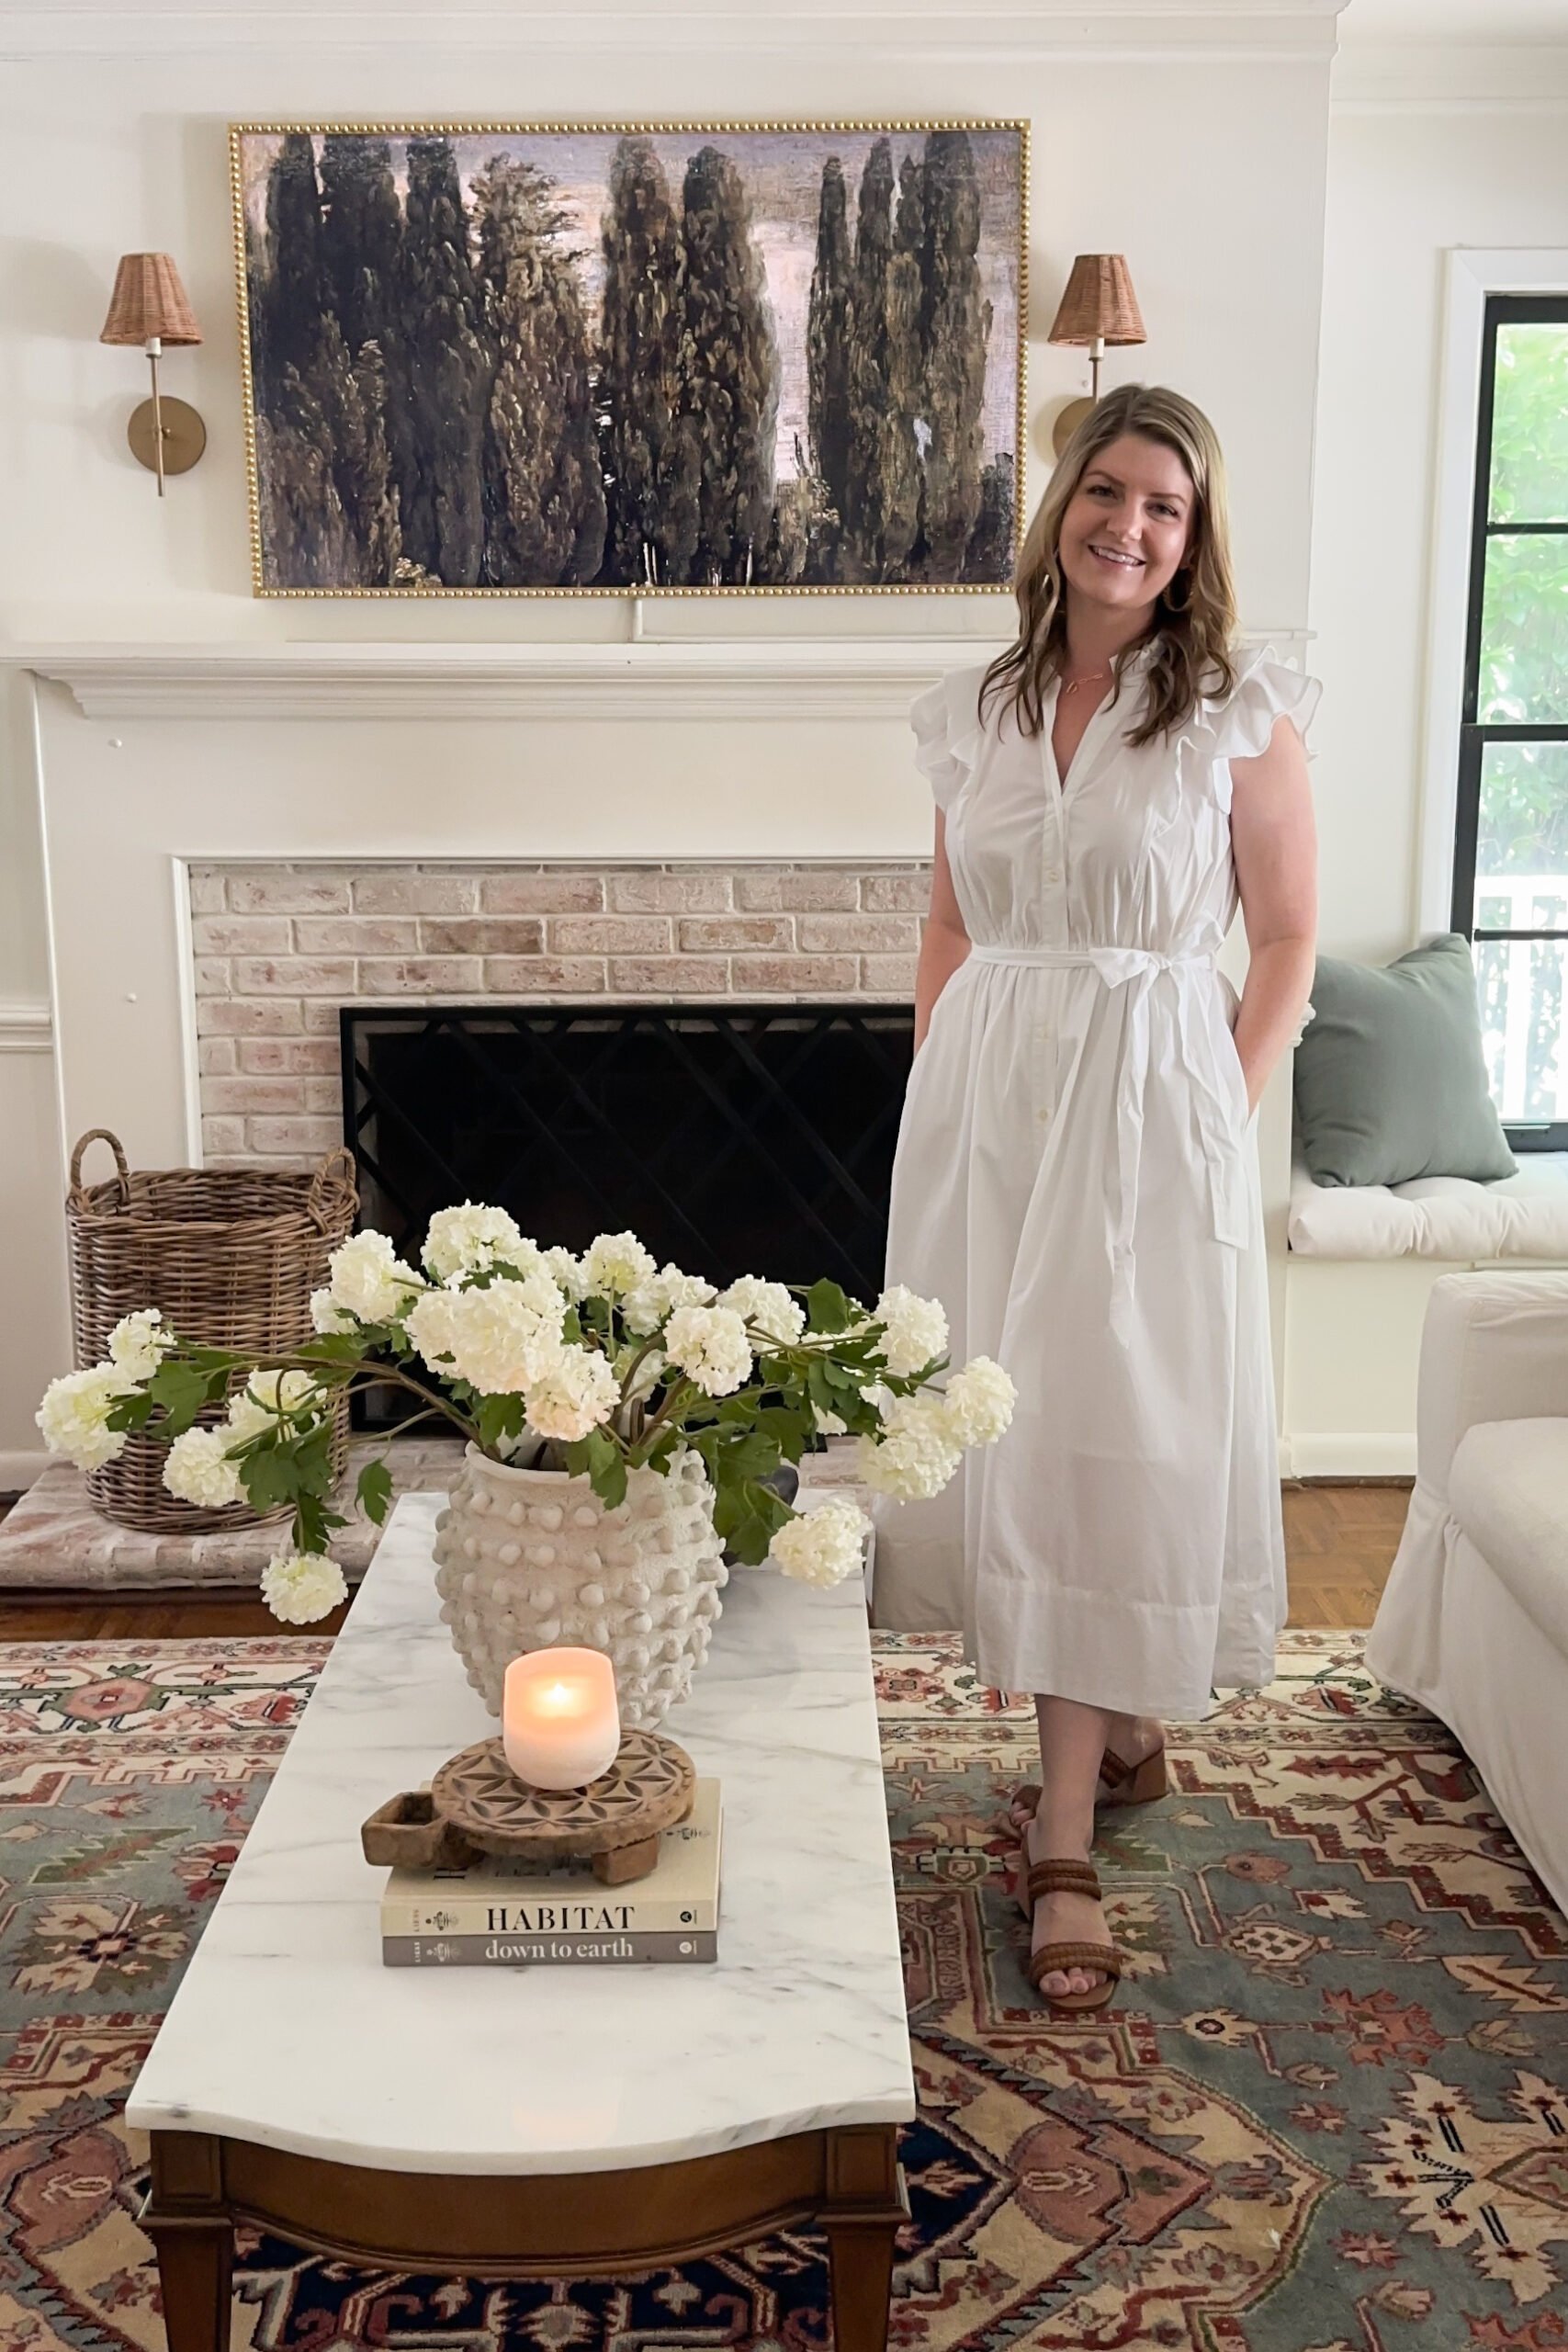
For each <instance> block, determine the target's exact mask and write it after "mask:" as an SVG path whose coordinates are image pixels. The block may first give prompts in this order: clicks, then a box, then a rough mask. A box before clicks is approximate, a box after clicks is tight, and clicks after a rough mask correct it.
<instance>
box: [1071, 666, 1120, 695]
mask: <svg viewBox="0 0 1568 2352" xmlns="http://www.w3.org/2000/svg"><path fill="white" fill-rule="evenodd" d="M1110 675H1111V672H1110V670H1109V668H1106V669H1104V670H1086V671H1085V672H1084V673H1083V676H1082V677H1081V678H1069V679H1068V680H1067V681H1066V684H1065V685H1064V686H1063V688H1062V692H1063V693H1064V694H1065V695H1070V694H1071V693H1072V691H1073V688H1074V687H1075V686H1087V685H1089V684H1090V683H1091V681H1092V680H1094V679H1096V678H1109V676H1110Z"/></svg>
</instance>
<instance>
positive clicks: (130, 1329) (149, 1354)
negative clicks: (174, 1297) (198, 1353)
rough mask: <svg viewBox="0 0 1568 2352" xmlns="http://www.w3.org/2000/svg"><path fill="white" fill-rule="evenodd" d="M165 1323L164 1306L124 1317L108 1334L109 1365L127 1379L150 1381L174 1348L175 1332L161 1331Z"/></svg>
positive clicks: (151, 1307) (144, 1309)
mask: <svg viewBox="0 0 1568 2352" xmlns="http://www.w3.org/2000/svg"><path fill="white" fill-rule="evenodd" d="M163 1320H164V1315H163V1310H162V1308H161V1307H157V1306H144V1307H142V1308H141V1309H140V1310H139V1311H138V1312H137V1313H136V1314H134V1315H122V1316H121V1317H120V1319H119V1321H118V1323H117V1324H116V1325H115V1327H114V1329H113V1330H112V1331H111V1332H110V1333H109V1362H110V1363H113V1364H115V1365H117V1366H118V1369H119V1370H120V1371H121V1372H123V1373H124V1374H125V1376H126V1378H127V1380H151V1379H152V1374H154V1373H155V1372H156V1371H157V1369H158V1366H159V1365H160V1364H161V1363H163V1361H164V1357H165V1356H166V1355H167V1354H168V1352H169V1350H170V1349H171V1348H172V1347H173V1346H174V1345H175V1335H174V1333H173V1332H172V1331H165V1330H163V1329H160V1326H161V1325H162V1323H163Z"/></svg>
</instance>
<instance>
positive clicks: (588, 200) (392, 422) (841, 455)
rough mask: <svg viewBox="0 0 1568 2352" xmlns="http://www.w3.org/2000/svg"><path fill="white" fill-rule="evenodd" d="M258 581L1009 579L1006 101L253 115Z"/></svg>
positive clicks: (829, 582) (247, 326)
mask: <svg viewBox="0 0 1568 2352" xmlns="http://www.w3.org/2000/svg"><path fill="white" fill-rule="evenodd" d="M230 165H231V181H232V187H233V198H234V241H235V254H236V264H237V269H238V276H239V296H240V316H241V325H242V335H243V369H244V397H245V430H246V441H247V460H248V471H249V477H250V494H251V532H252V561H253V570H254V585H255V590H256V593H257V594H258V595H264V596H385V595H528V596H538V595H569V594H570V595H581V594H601V595H606V594H607V595H615V594H619V595H660V594H682V595H692V594H709V595H712V594H735V593H739V594H747V593H750V594H812V593H817V594H827V593H833V594H842V593H844V592H845V591H861V592H871V591H878V590H881V591H892V592H896V593H901V594H914V593H919V592H921V591H931V590H937V589H941V590H945V591H949V592H951V591H952V590H953V589H962V590H972V591H978V592H985V591H992V592H996V591H1005V590H1007V589H1008V587H1009V585H1010V581H1011V577H1012V569H1013V559H1014V553H1015V544H1014V543H1015V537H1016V534H1017V528H1018V517H1019V512H1020V507H1021V489H1022V457H1023V326H1024V318H1025V311H1026V303H1027V288H1026V282H1025V250H1026V249H1025V236H1024V224H1025V220H1026V218H1027V171H1028V133H1027V127H1026V125H1025V124H1023V123H1021V122H992V121H972V122H907V123H893V122H889V123H875V122H818V123H765V122H758V123H718V122H690V123H614V122H611V123H428V124H420V123H358V124H355V123H320V124H310V123H239V124H235V125H234V126H233V127H232V128H231V132H230Z"/></svg>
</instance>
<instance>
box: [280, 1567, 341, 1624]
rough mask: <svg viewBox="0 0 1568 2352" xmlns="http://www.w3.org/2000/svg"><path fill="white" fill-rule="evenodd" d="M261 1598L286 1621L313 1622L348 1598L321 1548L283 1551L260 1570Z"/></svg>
mask: <svg viewBox="0 0 1568 2352" xmlns="http://www.w3.org/2000/svg"><path fill="white" fill-rule="evenodd" d="M261 1589H262V1599H263V1600H265V1603H266V1605H267V1607H268V1608H269V1609H270V1610H271V1611H272V1613H273V1615H274V1616H275V1617H281V1618H282V1620H283V1622H284V1623H285V1624H286V1625H310V1624H313V1623H314V1622H315V1620H316V1619H317V1618H318V1617H325V1616H326V1615H327V1614H328V1613H329V1611H332V1610H333V1609H335V1608H336V1607H337V1605H338V1603H339V1602H340V1601H342V1600H347V1599H348V1584H347V1581H346V1579H345V1578H344V1573H343V1570H342V1569H341V1568H340V1567H339V1566H338V1564H337V1562H336V1561H335V1560H333V1559H330V1558H329V1557H328V1555H327V1554H326V1553H325V1552H283V1553H280V1554H279V1555H278V1556H277V1558H276V1560H272V1561H269V1562H268V1564H267V1566H265V1568H264V1569H263V1570H262V1580H261Z"/></svg>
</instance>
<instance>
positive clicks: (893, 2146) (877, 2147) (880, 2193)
mask: <svg viewBox="0 0 1568 2352" xmlns="http://www.w3.org/2000/svg"><path fill="white" fill-rule="evenodd" d="M827 2158H828V2163H827V2191H828V2193H827V2197H826V2199H824V2202H823V2207H822V2211H821V2223H822V2227H823V2229H824V2230H825V2231H826V2233H827V2236H828V2252H829V2267H830V2268H831V2271H832V2279H833V2343H834V2347H835V2352H886V2346H887V2305H888V2301H889V2298H890V2296H891V2294H892V2291H893V2251H894V2247H895V2245H897V2237H898V2233H899V2231H900V2229H901V2228H902V2227H903V2225H904V2223H905V2222H907V2221H908V2218H909V2199H908V2192H907V2190H906V2188H905V2187H904V2176H903V2174H902V2172H901V2171H900V2170H899V2165H898V2133H897V2127H896V2126H895V2125H893V2124H891V2123H874V2124H852V2125H849V2126H846V2127H843V2128H840V2129H839V2130H837V2131H829V2133H828V2147H827Z"/></svg>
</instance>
